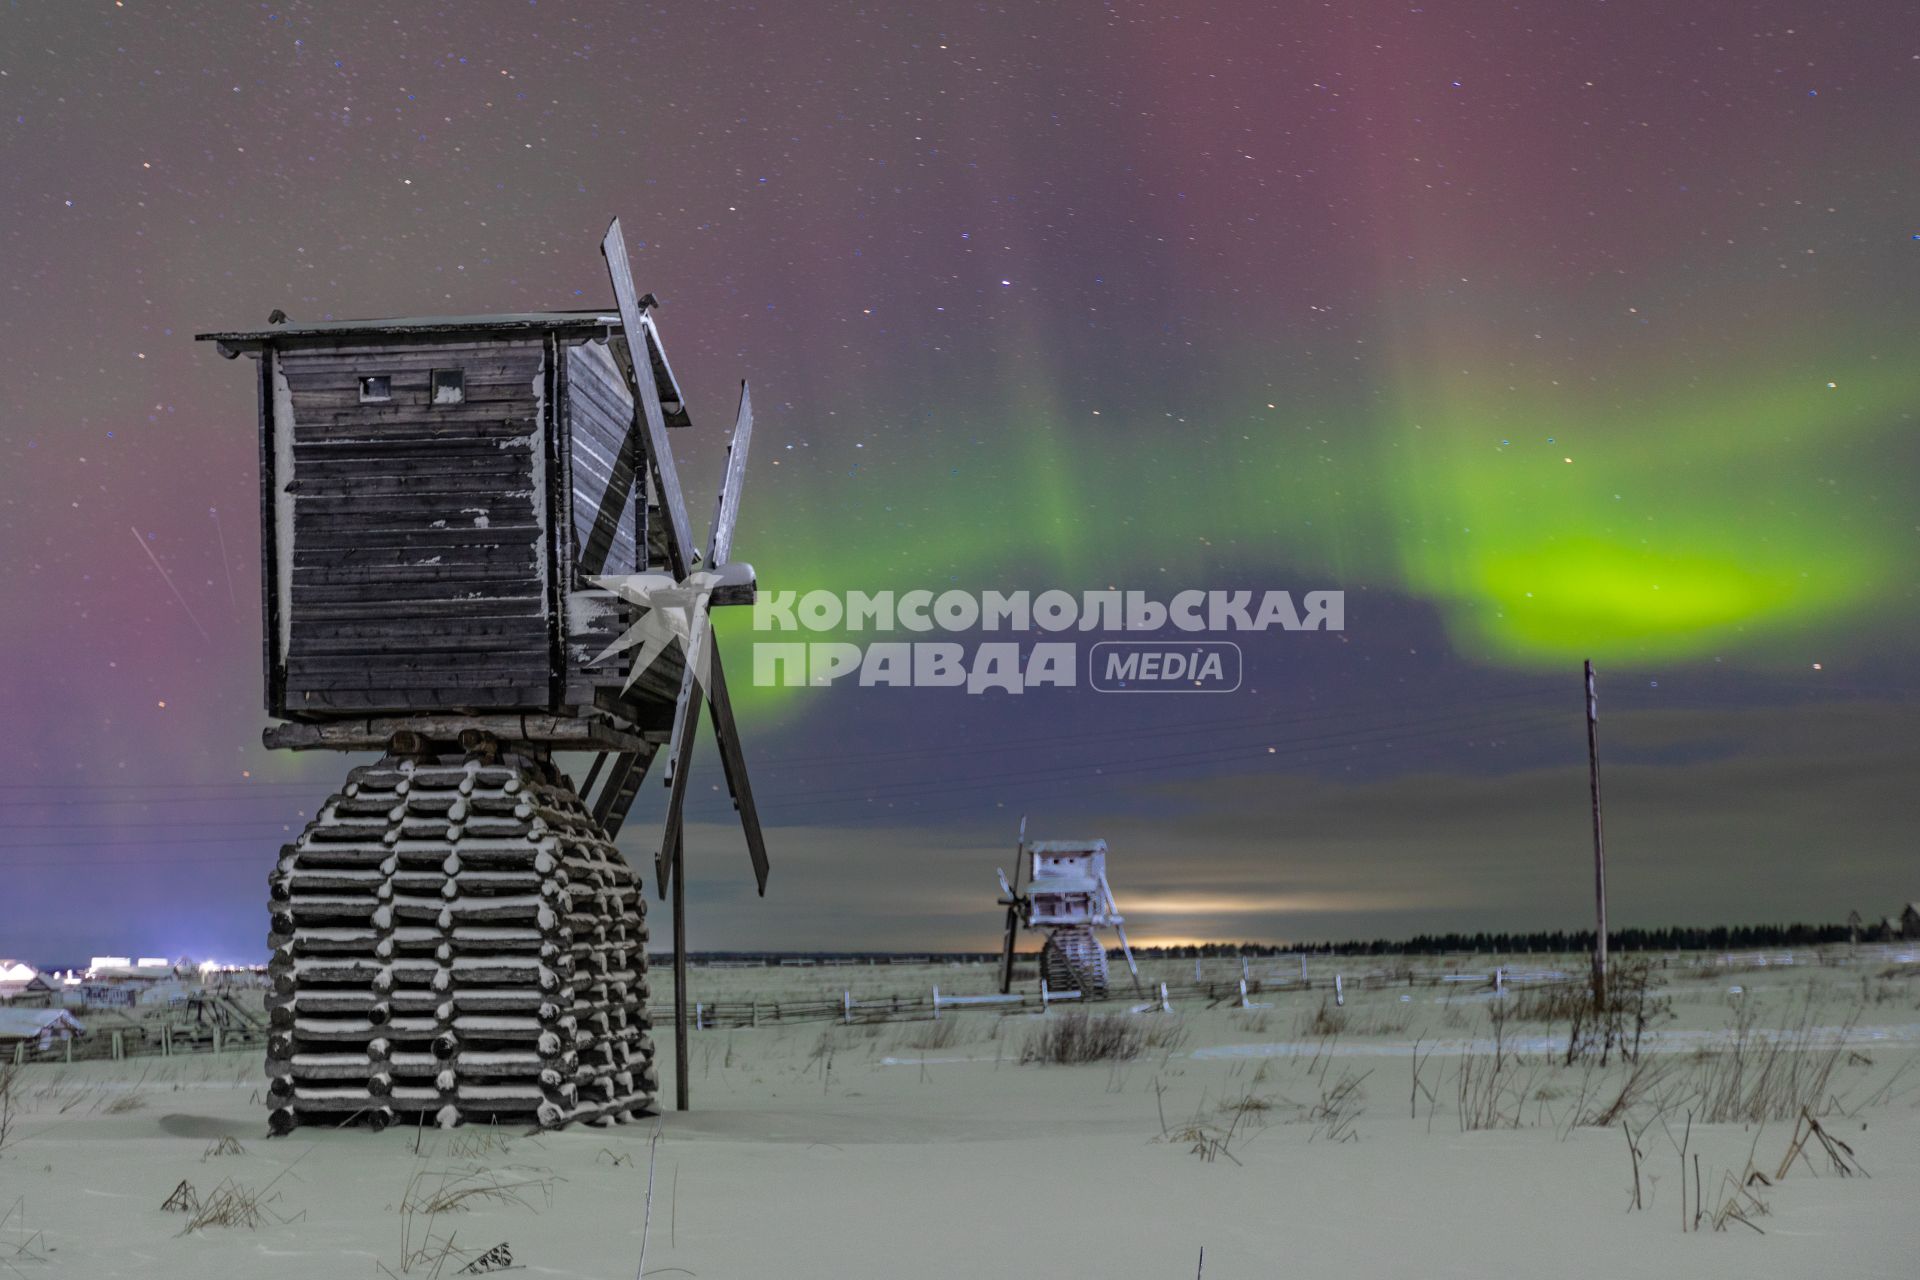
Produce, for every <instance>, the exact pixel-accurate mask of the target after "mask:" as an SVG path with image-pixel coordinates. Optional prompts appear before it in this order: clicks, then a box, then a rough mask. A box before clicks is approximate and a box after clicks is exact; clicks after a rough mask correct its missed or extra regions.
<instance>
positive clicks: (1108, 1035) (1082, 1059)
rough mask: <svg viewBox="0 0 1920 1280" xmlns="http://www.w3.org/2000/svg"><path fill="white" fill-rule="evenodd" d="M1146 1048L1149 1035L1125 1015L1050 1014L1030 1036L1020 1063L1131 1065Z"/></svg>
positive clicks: (1021, 1050)
mask: <svg viewBox="0 0 1920 1280" xmlns="http://www.w3.org/2000/svg"><path fill="white" fill-rule="evenodd" d="M1146 1047H1147V1033H1146V1032H1145V1031H1144V1030H1142V1028H1141V1025H1140V1024H1139V1023H1138V1022H1135V1021H1133V1020H1132V1019H1131V1018H1130V1017H1129V1016H1128V1015H1126V1014H1101V1015H1093V1014H1087V1013H1082V1012H1079V1011H1078V1010H1076V1011H1074V1012H1071V1013H1061V1014H1050V1015H1048V1016H1047V1017H1046V1018H1045V1019H1044V1020H1043V1025H1042V1026H1040V1027H1038V1028H1036V1029H1035V1030H1033V1031H1030V1032H1028V1033H1027V1038H1026V1041H1025V1042H1024V1043H1023V1044H1022V1045H1021V1046H1020V1061H1021V1063H1022V1064H1023V1065H1024V1064H1026V1063H1031V1062H1041V1063H1051V1064H1054V1065H1057V1066H1079V1065H1083V1064H1085V1063H1089V1062H1129V1061H1131V1060H1132V1059H1134V1058H1137V1057H1139V1056H1140V1054H1141V1053H1142V1052H1143V1051H1144V1050H1145V1049H1146Z"/></svg>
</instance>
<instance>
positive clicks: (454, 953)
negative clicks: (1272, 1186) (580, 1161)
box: [267, 752, 659, 1133]
mask: <svg viewBox="0 0 1920 1280" xmlns="http://www.w3.org/2000/svg"><path fill="white" fill-rule="evenodd" d="M269 887H270V891H271V895H272V908H273V911H272V916H273V932H272V935H271V937H270V943H271V946H272V959H271V962H270V965H269V976H270V979H271V982H272V994H271V996H270V997H269V1000H268V1010H269V1019H270V1024H271V1033H270V1036H269V1041H268V1051H267V1067H268V1075H269V1076H270V1078H271V1079H270V1084H269V1102H270V1107H271V1114H270V1126H271V1128H272V1130H273V1131H274V1132H275V1133H286V1132H289V1131H290V1130H292V1129H293V1128H295V1127H297V1126H299V1125H303V1124H341V1123H351V1122H363V1123H366V1124H368V1125H370V1126H372V1127H375V1128H381V1127H384V1126H386V1125H388V1124H392V1123H394V1122H395V1121H401V1122H405V1123H427V1122H431V1123H434V1124H438V1125H441V1126H452V1125H456V1124H461V1123H465V1122H471V1121H481V1122H515V1123H519V1122H524V1123H528V1124H533V1125H538V1126H540V1127H545V1128H553V1127H558V1126H561V1125H565V1124H570V1123H575V1122H589V1123H601V1124H606V1123H614V1122H618V1121H624V1120H627V1119H631V1118H634V1117H637V1116H642V1115H652V1114H655V1102H654V1098H655V1093H656V1091H657V1090H658V1087H659V1082H658V1079H657V1077H656V1075H655V1073H654V1067H653V1042H652V1037H651V1034H650V1024H649V1022H648V1019H647V1012H646V1005H647V995H648V990H647V976H646V949H647V927H646V906H645V899H644V895H643V893H642V891H641V886H640V884H639V883H638V881H637V880H636V878H635V877H634V874H633V872H632V870H631V869H630V868H629V867H628V865H627V864H626V862H625V861H624V860H623V859H622V857H621V855H620V853H619V851H618V850H617V849H616V848H615V847H614V845H613V843H612V842H611V841H610V840H608V839H607V837H606V835H605V832H604V831H603V830H602V829H601V828H600V827H599V825H598V824H596V823H595V822H594V820H593V818H592V816H591V815H590V814H589V812H588V811H587V808H586V806H585V804H584V803H583V802H582V801H581V798H580V797H579V795H578V794H577V793H576V792H575V791H574V789H573V788H572V786H571V785H570V784H569V783H568V782H567V780H566V779H565V778H564V777H562V776H561V775H559V774H558V773H556V772H555V771H554V769H553V767H552V765H551V763H550V762H548V761H547V760H545V759H542V758H537V757H521V756H517V755H513V754H510V753H509V754H506V755H501V754H500V753H498V752H489V753H487V755H485V756H473V757H469V758H466V759H464V760H463V759H461V758H460V756H459V755H457V754H456V755H453V756H450V757H437V756H426V757H424V758H395V757H388V758H387V759H384V760H382V761H380V763H378V764H375V765H370V766H366V767H363V768H357V769H354V770H353V771H352V772H351V773H350V774H349V775H348V779H347V783H346V786H345V787H344V788H343V789H342V790H341V791H340V792H339V793H338V794H336V795H334V796H332V797H330V798H329V799H328V801H327V802H326V804H325V806H324V807H323V808H322V809H321V811H320V813H319V815H318V816H317V817H316V818H315V820H314V821H313V822H312V823H310V824H309V825H308V826H307V828H306V830H305V831H303V832H302V833H301V834H300V836H299V838H298V839H297V840H295V841H294V843H292V844H290V845H287V846H286V847H285V848H283V849H282V851H281V857H280V861H279V864H278V866H277V867H276V868H275V870H274V871H273V873H272V875H271V876H270V877H269Z"/></svg>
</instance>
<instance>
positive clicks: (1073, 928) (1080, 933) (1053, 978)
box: [1040, 925, 1107, 1000]
mask: <svg viewBox="0 0 1920 1280" xmlns="http://www.w3.org/2000/svg"><path fill="white" fill-rule="evenodd" d="M1040 976H1041V977H1042V978H1043V979H1045V980H1046V984H1047V989H1048V990H1049V991H1078V992H1080V993H1081V994H1082V995H1083V996H1086V997H1087V998H1089V999H1102V1000H1103V999H1105V998H1106V995H1107V949H1106V948H1105V947H1103V946H1101V945H1100V939H1098V938H1096V937H1095V936H1094V934H1093V930H1092V929H1090V928H1088V927H1086V926H1085V925H1063V926H1061V927H1059V928H1056V929H1055V930H1054V931H1053V932H1052V933H1050V934H1048V935H1047V943H1046V945H1045V946H1044V947H1042V948H1041V949H1040Z"/></svg>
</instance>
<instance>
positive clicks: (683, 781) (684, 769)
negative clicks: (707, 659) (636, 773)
mask: <svg viewBox="0 0 1920 1280" xmlns="http://www.w3.org/2000/svg"><path fill="white" fill-rule="evenodd" d="M683 713H684V714H685V726H686V728H685V731H684V732H683V733H681V734H680V736H679V737H678V738H676V739H675V740H674V744H673V751H674V755H673V758H672V759H670V760H668V761H667V768H668V769H670V770H671V771H672V772H671V773H670V774H669V775H668V778H667V825H666V829H665V830H664V831H662V832H661V834H660V849H659V852H658V853H656V854H655V855H654V868H653V869H654V878H655V879H657V880H658V881H659V882H660V896H661V897H662V898H665V897H666V896H667V887H668V886H669V885H670V884H672V883H673V864H674V861H675V859H674V850H675V849H677V848H678V847H679V845H680V838H681V819H680V814H681V810H682V809H684V808H685V807H686V803H687V774H688V773H689V772H690V770H689V769H688V765H690V764H691V763H692V761H693V735H694V732H695V730H697V729H698V728H699V727H700V684H699V682H698V681H696V680H695V679H694V678H693V665H692V664H691V663H689V664H688V665H687V670H686V674H685V676H684V678H683V679H682V680H681V682H680V702H679V705H678V706H676V707H675V708H674V719H675V720H676V721H679V720H680V719H681V716H682V714H683Z"/></svg>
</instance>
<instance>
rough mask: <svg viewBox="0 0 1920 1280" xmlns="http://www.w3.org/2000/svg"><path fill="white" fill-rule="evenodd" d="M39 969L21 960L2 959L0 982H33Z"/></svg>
mask: <svg viewBox="0 0 1920 1280" xmlns="http://www.w3.org/2000/svg"><path fill="white" fill-rule="evenodd" d="M38 976H39V970H37V969H35V968H34V967H33V966H32V965H30V964H27V963H25V962H24V961H20V960H0V982H31V981H32V980H33V979H34V978H36V977H38Z"/></svg>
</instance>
